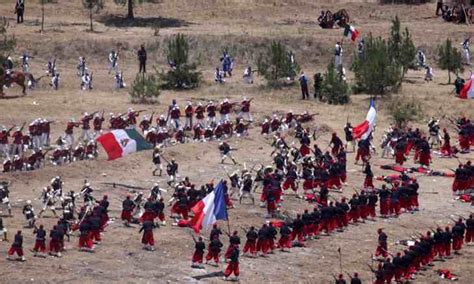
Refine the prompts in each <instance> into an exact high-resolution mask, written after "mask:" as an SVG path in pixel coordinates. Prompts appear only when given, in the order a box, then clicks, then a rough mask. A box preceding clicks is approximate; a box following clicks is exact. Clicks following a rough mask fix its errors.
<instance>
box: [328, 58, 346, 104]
mask: <svg viewBox="0 0 474 284" xmlns="http://www.w3.org/2000/svg"><path fill="white" fill-rule="evenodd" d="M321 94H322V97H323V100H325V101H326V102H328V103H329V104H336V105H337V104H347V103H348V102H349V85H348V84H347V83H346V81H344V80H343V79H342V78H341V76H340V75H339V74H337V72H336V69H335V66H334V63H333V62H331V63H330V64H329V65H328V67H327V71H326V73H325V74H324V79H323V83H322V89H321Z"/></svg>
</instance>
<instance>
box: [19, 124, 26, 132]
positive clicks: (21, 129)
mask: <svg viewBox="0 0 474 284" xmlns="http://www.w3.org/2000/svg"><path fill="white" fill-rule="evenodd" d="M25 125H26V122H23V124H22V125H21V127H20V132H21V131H23V128H25Z"/></svg>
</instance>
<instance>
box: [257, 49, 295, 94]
mask: <svg viewBox="0 0 474 284" xmlns="http://www.w3.org/2000/svg"><path fill="white" fill-rule="evenodd" d="M257 68H258V72H259V73H260V74H262V75H263V76H264V77H265V79H267V81H268V82H269V84H270V85H274V84H276V85H279V80H281V79H290V80H293V79H294V78H295V77H296V75H297V74H298V73H299V70H300V67H299V65H298V63H297V62H296V60H295V56H294V54H293V53H292V52H289V51H287V49H286V47H285V46H284V45H282V44H281V43H280V42H276V41H273V42H272V43H271V45H270V46H269V47H268V48H267V50H266V52H265V53H263V54H260V56H259V57H258V59H257Z"/></svg>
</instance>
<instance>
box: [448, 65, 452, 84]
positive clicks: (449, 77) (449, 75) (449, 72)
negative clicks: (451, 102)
mask: <svg viewBox="0 0 474 284" xmlns="http://www.w3.org/2000/svg"><path fill="white" fill-rule="evenodd" d="M448 84H451V71H450V70H449V69H448Z"/></svg>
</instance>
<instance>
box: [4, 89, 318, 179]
mask: <svg viewBox="0 0 474 284" xmlns="http://www.w3.org/2000/svg"><path fill="white" fill-rule="evenodd" d="M251 101H252V99H247V98H243V100H242V101H241V102H240V104H239V103H231V102H229V100H228V99H225V100H224V101H223V102H221V103H220V104H215V103H214V102H212V101H209V102H208V104H207V105H205V106H203V104H202V103H198V104H197V105H196V106H194V105H193V104H192V103H191V102H188V103H187V105H186V107H185V108H184V113H181V110H180V108H179V106H178V105H177V103H176V101H174V100H173V102H172V104H171V105H170V106H169V109H168V113H167V115H166V116H165V115H160V116H159V117H157V118H156V124H154V123H155V121H153V119H154V113H152V114H151V115H150V116H147V115H143V116H142V120H141V121H140V122H139V123H138V119H139V115H140V113H141V112H143V111H142V110H139V111H135V110H133V109H129V110H128V112H125V113H119V114H113V113H111V114H110V117H109V121H108V122H109V129H110V130H114V129H130V128H140V129H141V130H142V132H143V135H144V136H145V138H146V140H147V141H148V142H149V143H151V144H153V145H157V144H161V145H164V146H168V145H170V144H174V143H185V142H188V141H209V140H222V139H224V138H227V137H230V136H233V135H234V134H235V135H236V136H246V135H247V130H248V126H249V124H250V123H251V122H253V117H252V114H251V112H250V104H251ZM236 105H239V107H238V109H239V110H238V113H237V117H236V119H235V123H233V122H231V118H230V115H231V113H232V112H233V111H234V108H236ZM217 114H219V117H217ZM289 116H291V119H288V118H287V119H286V123H290V124H293V123H296V122H299V123H303V122H307V121H309V120H311V118H312V115H309V114H308V113H303V114H301V115H293V114H292V113H291V112H290V113H289V114H288V115H287V117H289ZM183 117H184V122H183ZM276 120H278V118H276V116H274V118H273V119H272V124H273V125H275V121H276ZM104 121H105V117H104V111H102V112H94V113H91V114H89V113H84V114H83V116H82V118H81V119H80V121H76V120H75V119H74V118H72V119H70V120H69V121H68V122H67V124H66V128H65V130H64V134H63V135H62V136H61V137H60V138H58V139H57V141H56V143H55V144H56V145H55V147H54V149H50V148H51V146H50V145H51V138H50V136H51V125H52V124H53V123H54V121H52V120H48V119H43V118H38V119H35V120H34V121H33V122H31V123H30V124H29V125H28V129H27V132H26V133H23V130H24V128H25V126H26V123H24V124H23V125H22V126H21V127H15V126H13V127H11V128H9V129H7V128H5V127H3V128H2V130H1V132H0V156H3V157H4V158H5V160H4V162H3V171H4V172H11V171H22V170H34V169H37V168H39V167H41V166H42V165H44V164H45V160H46V159H45V157H46V154H47V152H50V151H51V155H50V157H49V158H48V159H49V160H50V161H51V163H52V164H53V165H62V164H65V163H70V162H73V161H77V160H84V159H94V158H96V157H97V155H98V152H97V143H96V141H95V139H96V138H97V137H99V136H100V135H101V134H102V133H103V124H104ZM91 124H92V126H91ZM268 124H269V122H268V120H265V121H264V122H263V125H264V127H266V126H265V125H268ZM279 125H280V126H281V125H282V123H279ZM75 128H81V133H80V136H79V139H78V141H79V143H76V137H75V135H74V129H75ZM269 130H270V128H269ZM188 131H192V134H191V135H190V134H189V133H188ZM10 137H11V140H10V139H9V138H10ZM28 150H31V153H30V154H28Z"/></svg>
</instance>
